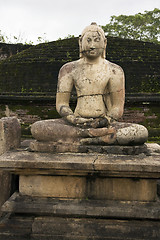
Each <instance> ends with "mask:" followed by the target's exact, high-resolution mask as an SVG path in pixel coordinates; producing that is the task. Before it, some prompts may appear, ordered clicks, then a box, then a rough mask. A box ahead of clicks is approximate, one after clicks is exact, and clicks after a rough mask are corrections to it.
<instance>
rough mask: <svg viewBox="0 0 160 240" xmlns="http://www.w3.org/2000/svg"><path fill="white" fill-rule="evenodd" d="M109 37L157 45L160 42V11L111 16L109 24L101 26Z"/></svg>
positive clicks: (156, 9)
mask: <svg viewBox="0 0 160 240" xmlns="http://www.w3.org/2000/svg"><path fill="white" fill-rule="evenodd" d="M102 28H103V30H104V32H105V33H106V34H107V35H109V36H114V37H121V38H129V39H135V40H141V41H149V42H155V43H158V42H159V40H160V9H158V8H155V9H154V10H153V11H145V12H144V13H138V14H135V15H129V16H127V15H120V16H111V20H110V23H109V24H106V25H105V26H102Z"/></svg>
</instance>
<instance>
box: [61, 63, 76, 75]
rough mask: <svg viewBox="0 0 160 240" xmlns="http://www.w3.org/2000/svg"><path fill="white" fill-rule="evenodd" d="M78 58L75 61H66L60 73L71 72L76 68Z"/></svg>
mask: <svg viewBox="0 0 160 240" xmlns="http://www.w3.org/2000/svg"><path fill="white" fill-rule="evenodd" d="M77 62H78V60H77V61H73V62H68V63H65V64H64V65H63V66H62V67H61V69H60V73H62V72H63V73H71V72H73V71H74V70H75V68H76V67H77V66H78V63H77Z"/></svg>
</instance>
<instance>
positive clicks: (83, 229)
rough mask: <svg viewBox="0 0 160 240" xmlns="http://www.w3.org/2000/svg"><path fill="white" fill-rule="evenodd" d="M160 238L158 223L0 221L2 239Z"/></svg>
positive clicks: (61, 219)
mask: <svg viewBox="0 0 160 240" xmlns="http://www.w3.org/2000/svg"><path fill="white" fill-rule="evenodd" d="M159 236H160V222H159V221H158V222H157V221H141V220H121V219H118V220H117V219H101V218H97V219H95V218H78V217H75V218H73V217H68V218H64V217H54V218H53V217H47V216H41V217H36V216H32V217H29V216H27V217H26V218H24V217H23V216H10V217H8V220H7V217H6V218H5V220H4V221H3V220H2V221H1V222H0V239H1V240H25V239H26V240H53V239H54V240H75V239H76V240H86V239H87V240H95V239H96V240H115V239H116V240H158V239H159Z"/></svg>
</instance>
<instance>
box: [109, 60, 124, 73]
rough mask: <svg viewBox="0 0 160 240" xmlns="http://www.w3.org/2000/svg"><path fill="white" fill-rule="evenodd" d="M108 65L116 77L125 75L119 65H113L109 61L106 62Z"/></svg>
mask: <svg viewBox="0 0 160 240" xmlns="http://www.w3.org/2000/svg"><path fill="white" fill-rule="evenodd" d="M106 64H108V66H109V69H110V71H112V73H113V74H115V75H119V74H124V72H123V69H122V68H121V67H120V66H119V65H117V64H115V63H112V62H110V61H108V60H106Z"/></svg>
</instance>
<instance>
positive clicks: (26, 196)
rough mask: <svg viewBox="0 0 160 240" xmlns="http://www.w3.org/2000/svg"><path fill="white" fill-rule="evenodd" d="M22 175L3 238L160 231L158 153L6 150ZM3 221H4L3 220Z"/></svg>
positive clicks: (0, 229)
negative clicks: (108, 153) (133, 154)
mask: <svg viewBox="0 0 160 240" xmlns="http://www.w3.org/2000/svg"><path fill="white" fill-rule="evenodd" d="M0 168H1V169H5V170H7V171H9V172H10V173H14V174H16V175H19V192H17V193H14V194H13V196H12V197H11V198H10V199H8V201H6V202H5V203H4V205H3V207H2V211H3V213H4V214H6V217H5V218H3V219H2V221H1V222H0V239H2V240H4V239H5V240H8V239H11V237H12V239H13V240H14V239H16V240H17V239H25V238H27V239H40V240H41V239H43V240H46V239H57V240H59V239H63V240H68V239H99V240H103V239H108V240H112V239H114V240H115V239H120V240H122V239H130V240H133V239H134V240H135V239H137V240H139V239H141V240H144V239H145V240H148V239H150V240H158V238H159V236H160V214H159V211H160V207H159V206H160V200H159V196H158V194H157V181H159V179H160V155H159V154H155V155H151V156H146V155H145V154H140V155H137V156H131V155H130V156H129V155H112V154H111V155H105V154H97V153H96V154H94V153H90V154H82V153H81V154H78V153H77V154H76V153H66V154H64V153H63V154H52V153H33V152H27V151H22V150H21V151H20V150H19V151H16V152H8V153H5V154H4V155H3V156H1V157H0ZM4 222H5V224H4Z"/></svg>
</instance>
